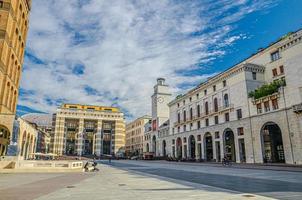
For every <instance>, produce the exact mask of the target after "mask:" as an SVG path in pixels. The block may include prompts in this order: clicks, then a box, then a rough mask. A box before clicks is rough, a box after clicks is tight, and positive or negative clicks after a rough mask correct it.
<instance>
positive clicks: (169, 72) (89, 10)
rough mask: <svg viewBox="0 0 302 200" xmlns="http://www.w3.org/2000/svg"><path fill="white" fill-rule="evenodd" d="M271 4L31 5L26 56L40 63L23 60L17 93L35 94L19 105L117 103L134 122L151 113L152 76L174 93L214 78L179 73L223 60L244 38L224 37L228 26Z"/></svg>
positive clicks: (122, 1)
mask: <svg viewBox="0 0 302 200" xmlns="http://www.w3.org/2000/svg"><path fill="white" fill-rule="evenodd" d="M270 4H271V2H270V1H266V2H265V3H263V2H262V1H253V2H252V3H251V2H250V1H245V0H241V1H236V0H224V1H219V3H218V2H215V3H200V1H172V0H153V1H149V0H140V1H135V0H115V1H107V0H87V1H83V0H60V1H55V0H39V1H33V7H32V13H31V20H30V31H29V36H28V44H27V52H29V53H30V54H32V55H34V56H36V57H37V58H39V59H40V60H41V61H43V62H42V63H38V64H37V63H36V62H33V61H32V60H31V59H29V57H27V58H26V59H25V64H24V66H25V67H24V72H23V77H22V84H21V88H22V89H24V90H30V91H34V93H30V94H26V95H22V96H21V97H20V100H19V104H21V105H26V106H30V107H32V108H35V109H40V110H43V111H48V112H52V111H54V110H55V108H56V107H57V105H56V103H54V104H50V102H51V101H54V102H56V101H57V103H58V102H61V101H66V102H73V103H86V104H100V105H111V104H112V103H115V99H116V98H118V100H117V102H118V104H119V106H121V107H122V108H123V109H125V110H127V111H128V112H129V113H130V114H132V115H133V116H134V117H138V116H140V115H143V114H146V113H150V107H151V105H150V96H151V94H152V92H153V85H154V84H155V81H156V78H158V77H166V78H167V82H168V83H169V84H170V85H171V90H172V91H173V92H176V93H180V92H183V91H184V88H182V87H180V85H184V84H186V85H188V84H189V85H190V84H191V85H195V84H197V83H200V82H202V81H203V80H205V79H206V78H207V77H209V76H211V75H212V74H204V75H202V76H200V75H192V76H190V77H187V76H185V75H183V73H179V71H190V70H192V69H195V70H196V68H197V66H198V65H197V64H198V63H203V64H204V63H206V62H207V61H209V60H212V59H214V58H215V57H216V56H220V55H223V54H224V53H225V52H224V50H223V47H224V46H226V45H231V44H232V43H234V42H235V41H236V40H238V39H241V38H244V37H246V36H245V35H242V34H240V35H230V32H231V31H232V29H233V28H234V26H233V25H232V24H233V23H234V22H236V21H238V20H239V19H241V18H242V17H243V16H244V15H246V14H248V13H250V12H253V11H256V10H259V9H262V8H266V7H267V6H268V5H270ZM231 11H232V12H231ZM234 11H235V12H234ZM196 33H199V34H196ZM215 46H216V48H215ZM210 48H211V50H209V49H210ZM76 64H81V65H84V66H85V69H84V74H82V75H76V74H73V73H72V71H73V70H72V69H73V68H74V66H75V65H76ZM200 70H202V68H201V69H200ZM213 73H215V69H214V70H213ZM87 86H89V88H91V89H93V94H90V95H88V94H87V92H85V87H87Z"/></svg>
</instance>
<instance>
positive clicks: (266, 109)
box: [264, 101, 270, 112]
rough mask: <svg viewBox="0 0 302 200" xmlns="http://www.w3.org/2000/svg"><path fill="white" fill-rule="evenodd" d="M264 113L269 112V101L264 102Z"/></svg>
mask: <svg viewBox="0 0 302 200" xmlns="http://www.w3.org/2000/svg"><path fill="white" fill-rule="evenodd" d="M264 111H265V112H269V111H270V107H269V101H266V102H264Z"/></svg>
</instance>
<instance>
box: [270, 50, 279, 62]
mask: <svg viewBox="0 0 302 200" xmlns="http://www.w3.org/2000/svg"><path fill="white" fill-rule="evenodd" d="M278 59H280V53H279V51H275V52H273V53H271V60H272V62H273V61H276V60H278Z"/></svg>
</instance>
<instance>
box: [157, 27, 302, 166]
mask: <svg viewBox="0 0 302 200" xmlns="http://www.w3.org/2000/svg"><path fill="white" fill-rule="evenodd" d="M301 77H302V30H300V31H297V32H294V33H291V34H288V35H286V36H284V37H282V38H281V39H280V40H278V41H277V42H275V43H273V44H271V45H270V46H268V47H267V48H265V49H260V50H259V51H258V52H257V53H256V54H253V55H252V56H250V57H249V58H248V59H246V60H244V61H242V62H240V63H238V64H237V65H235V66H233V67H231V68H229V69H228V70H226V71H224V72H222V73H220V74H218V75H216V76H214V77H212V78H210V79H208V80H207V81H206V82H204V83H201V84H200V85H198V86H197V87H195V88H193V89H192V90H191V91H189V92H188V93H186V94H184V95H180V96H178V97H176V98H175V99H174V100H173V101H172V102H170V103H169V110H170V114H169V116H170V125H169V126H170V131H169V135H167V136H165V137H164V138H162V139H161V141H159V140H158V142H162V143H164V142H165V143H167V144H168V146H167V148H166V149H164V151H167V154H168V155H169V156H173V157H176V158H179V159H195V160H204V161H214V162H215V161H216V162H220V161H221V159H222V158H223V157H224V156H227V157H228V158H229V159H230V160H232V161H234V162H242V163H244V162H247V163H289V164H302V81H301ZM160 146H164V144H160ZM164 151H163V150H162V151H159V152H158V153H157V154H159V155H163V154H164Z"/></svg>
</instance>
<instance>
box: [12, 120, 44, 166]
mask: <svg viewBox="0 0 302 200" xmlns="http://www.w3.org/2000/svg"><path fill="white" fill-rule="evenodd" d="M18 123H19V127H18V128H19V130H18V132H19V135H18V148H19V152H18V155H17V156H18V157H19V159H21V160H22V159H24V160H26V159H30V158H34V155H33V154H34V153H35V152H36V145H37V139H38V134H39V131H38V129H37V127H36V126H35V125H34V124H32V123H30V122H28V121H26V120H25V119H22V118H18Z"/></svg>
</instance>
